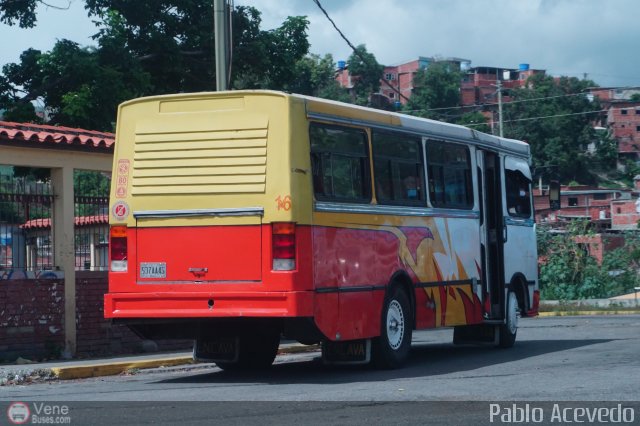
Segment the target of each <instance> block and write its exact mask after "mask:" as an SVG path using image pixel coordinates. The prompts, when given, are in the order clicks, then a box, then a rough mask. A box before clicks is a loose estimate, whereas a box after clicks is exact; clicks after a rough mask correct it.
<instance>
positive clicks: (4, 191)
mask: <svg viewBox="0 0 640 426" xmlns="http://www.w3.org/2000/svg"><path fill="white" fill-rule="evenodd" d="M33 170H34V169H30V170H27V171H26V172H24V171H23V172H20V173H17V172H16V170H14V168H12V167H9V166H0V271H1V270H5V271H7V270H24V271H43V270H53V269H55V266H56V261H55V259H54V250H53V235H52V224H53V223H52V220H55V218H53V200H54V196H53V187H52V184H51V180H50V179H49V178H48V170H46V169H35V170H36V171H33ZM108 188H109V177H108V176H107V175H105V174H102V173H97V172H84V171H82V172H76V174H75V176H74V191H75V194H76V195H75V218H74V219H75V220H74V223H75V266H76V269H77V270H92V271H102V270H107V253H108V215H107V212H108V208H109V198H108V191H109V189H108Z"/></svg>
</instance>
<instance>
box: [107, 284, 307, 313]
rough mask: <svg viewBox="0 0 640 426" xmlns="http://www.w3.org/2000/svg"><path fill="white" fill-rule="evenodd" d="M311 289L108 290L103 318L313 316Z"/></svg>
mask: <svg viewBox="0 0 640 426" xmlns="http://www.w3.org/2000/svg"><path fill="white" fill-rule="evenodd" d="M313 298H314V293H313V292H311V291H291V292H225V293H209V292H194V293H184V292H162V293H108V294H105V296H104V316H105V318H239V317H254V318H256V317H257V318H285V317H310V316H313Z"/></svg>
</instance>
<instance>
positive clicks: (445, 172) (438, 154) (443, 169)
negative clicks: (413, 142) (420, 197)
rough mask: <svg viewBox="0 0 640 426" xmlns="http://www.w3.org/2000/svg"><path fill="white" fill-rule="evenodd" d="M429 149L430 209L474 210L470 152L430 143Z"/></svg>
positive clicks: (441, 143) (433, 142) (447, 144)
mask: <svg viewBox="0 0 640 426" xmlns="http://www.w3.org/2000/svg"><path fill="white" fill-rule="evenodd" d="M426 149H427V153H426V154H427V171H428V175H429V200H430V201H431V205H432V206H433V207H440V208H448V209H467V210H468V209H471V208H473V183H472V180H471V157H470V153H469V148H468V147H466V146H463V145H457V144H454V143H447V142H442V141H433V140H429V141H427V144H426Z"/></svg>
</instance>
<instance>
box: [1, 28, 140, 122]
mask: <svg viewBox="0 0 640 426" xmlns="http://www.w3.org/2000/svg"><path fill="white" fill-rule="evenodd" d="M110 56H111V58H110ZM117 58H118V59H117V60H116V55H113V54H112V52H110V50H109V49H108V48H105V49H100V50H97V49H95V48H82V47H80V46H79V45H78V44H77V43H74V42H72V41H69V40H59V41H58V42H56V44H55V46H54V47H53V49H52V50H51V51H50V52H46V53H42V52H40V51H39V50H34V49H29V50H26V51H25V52H23V54H22V55H21V57H20V60H21V62H20V63H19V64H8V65H5V66H4V67H3V70H2V71H3V79H2V83H0V88H1V90H2V91H1V92H0V107H3V108H5V109H6V110H7V112H6V113H5V115H6V117H7V119H10V120H16V121H38V118H37V117H36V116H35V110H34V109H33V106H32V102H34V101H37V100H41V101H43V102H44V104H45V106H46V107H47V109H48V113H49V114H50V119H51V121H52V122H53V123H60V124H64V125H67V126H72V127H83V128H88V129H99V130H113V122H114V121H115V111H116V109H117V106H118V104H119V103H120V102H122V101H124V100H126V99H130V98H133V97H136V96H140V95H142V94H144V93H145V92H147V91H148V88H149V85H148V78H147V76H146V74H145V73H144V72H143V71H142V70H141V69H140V67H139V66H138V65H137V63H136V61H134V60H133V58H132V57H131V56H127V55H126V52H120V54H119V55H117Z"/></svg>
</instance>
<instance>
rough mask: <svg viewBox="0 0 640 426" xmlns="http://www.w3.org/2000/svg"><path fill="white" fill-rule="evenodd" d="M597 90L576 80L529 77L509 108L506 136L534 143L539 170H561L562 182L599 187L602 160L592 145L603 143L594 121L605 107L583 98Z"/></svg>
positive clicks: (535, 160)
mask: <svg viewBox="0 0 640 426" xmlns="http://www.w3.org/2000/svg"><path fill="white" fill-rule="evenodd" d="M594 86H596V84H595V83H594V82H593V81H589V80H579V79H577V78H573V77H571V78H570V77H560V78H559V79H555V78H553V77H551V76H545V75H542V74H536V75H534V76H532V77H530V78H529V80H528V81H527V85H526V86H524V87H522V88H520V89H513V90H512V91H511V97H512V99H513V101H515V102H510V103H507V104H505V106H504V117H505V136H507V137H511V138H514V139H519V140H524V141H526V142H528V143H529V144H530V146H531V152H532V155H533V164H534V167H539V168H551V169H554V170H556V171H557V173H558V177H559V178H560V180H561V181H563V182H568V181H571V180H575V181H578V182H581V183H583V184H584V183H595V182H596V177H595V175H594V174H592V172H591V170H592V169H593V168H594V167H596V166H597V164H596V163H597V159H596V158H594V157H593V156H590V155H589V154H588V153H587V146H588V145H589V144H590V143H592V142H594V141H596V140H597V139H598V138H597V136H596V134H595V130H594V129H593V120H594V118H595V117H596V116H597V115H596V113H597V112H598V111H599V110H600V109H601V106H600V104H599V103H598V101H597V100H595V101H593V102H591V101H589V100H588V99H587V97H586V96H585V95H584V94H585V93H586V90H587V88H589V87H594Z"/></svg>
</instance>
